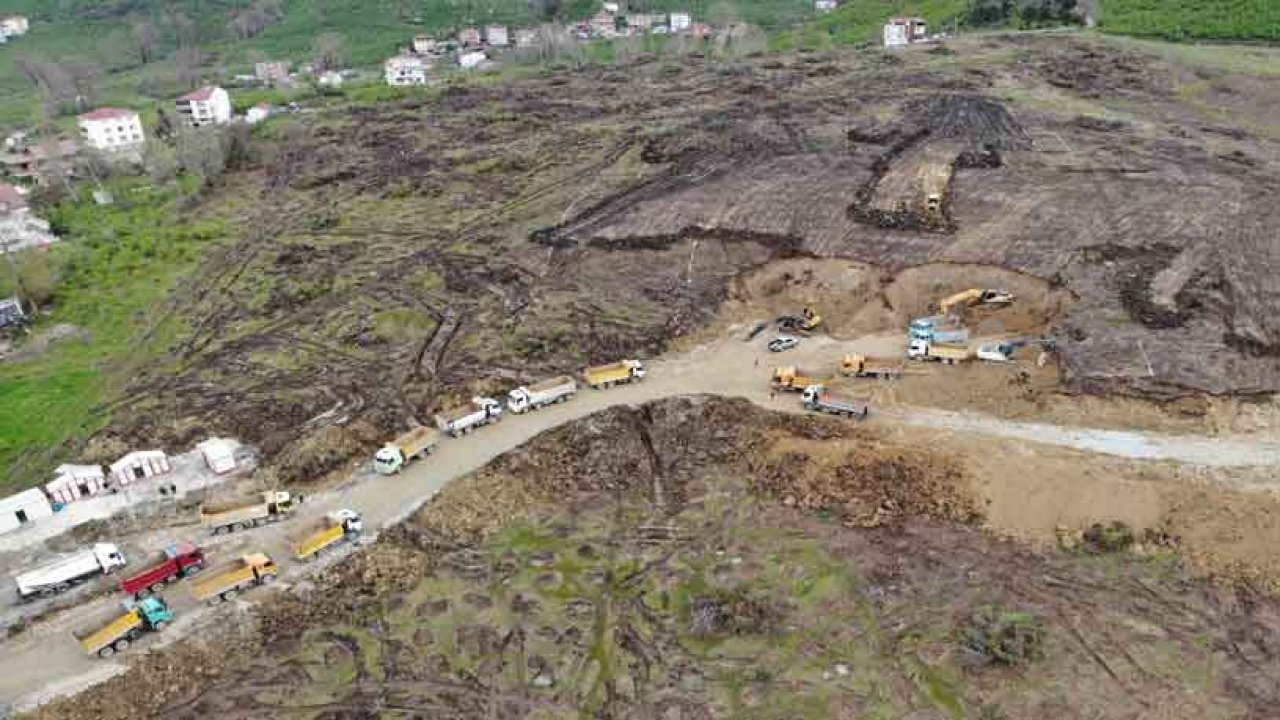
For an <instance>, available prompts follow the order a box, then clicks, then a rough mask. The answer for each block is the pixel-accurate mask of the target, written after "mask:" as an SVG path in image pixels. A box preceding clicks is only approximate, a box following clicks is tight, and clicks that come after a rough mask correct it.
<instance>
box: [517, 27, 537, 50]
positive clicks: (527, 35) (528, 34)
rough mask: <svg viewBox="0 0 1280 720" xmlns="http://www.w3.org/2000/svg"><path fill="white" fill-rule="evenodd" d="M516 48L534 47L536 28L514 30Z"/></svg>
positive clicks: (535, 43)
mask: <svg viewBox="0 0 1280 720" xmlns="http://www.w3.org/2000/svg"><path fill="white" fill-rule="evenodd" d="M515 36H516V47H522V48H525V47H534V46H536V45H537V44H538V29H537V28H516V32H515Z"/></svg>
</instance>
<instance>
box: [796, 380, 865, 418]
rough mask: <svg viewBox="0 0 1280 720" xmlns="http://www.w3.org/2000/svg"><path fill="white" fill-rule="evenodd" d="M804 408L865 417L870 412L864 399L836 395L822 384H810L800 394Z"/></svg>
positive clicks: (832, 413)
mask: <svg viewBox="0 0 1280 720" xmlns="http://www.w3.org/2000/svg"><path fill="white" fill-rule="evenodd" d="M801 398H802V399H803V401H804V408H805V409H806V410H811V411H813V412H824V413H829V414H831V415H844V416H846V417H856V418H865V417H866V416H867V415H868V414H870V412H871V408H870V406H868V405H867V403H866V402H865V401H862V400H855V399H854V398H849V397H844V396H842V395H836V394H835V393H831V392H828V391H827V389H826V388H825V387H823V386H822V385H810V386H809V387H807V388H805V389H804V394H803V395H802V396H801Z"/></svg>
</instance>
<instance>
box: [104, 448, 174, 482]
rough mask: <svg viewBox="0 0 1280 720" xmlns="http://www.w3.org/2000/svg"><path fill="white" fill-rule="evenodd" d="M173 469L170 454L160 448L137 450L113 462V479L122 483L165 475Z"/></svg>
mask: <svg viewBox="0 0 1280 720" xmlns="http://www.w3.org/2000/svg"><path fill="white" fill-rule="evenodd" d="M172 469H173V466H171V465H170V464H169V456H168V455H165V454H164V452H163V451H160V450H135V451H134V452H131V453H129V454H128V455H125V456H124V457H122V458H120V459H119V460H117V461H115V462H113V463H111V479H112V481H114V482H117V483H120V484H121V485H128V484H129V483H131V482H133V481H134V480H142V479H144V478H149V477H154V476H156V475H163V474H165V473H167V472H169V471H170V470H172Z"/></svg>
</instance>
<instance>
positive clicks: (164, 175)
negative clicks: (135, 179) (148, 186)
mask: <svg viewBox="0 0 1280 720" xmlns="http://www.w3.org/2000/svg"><path fill="white" fill-rule="evenodd" d="M142 166H143V167H144V168H146V170H147V177H149V178H151V182H153V183H155V184H156V185H164V184H166V183H168V182H169V181H170V180H172V179H174V178H175V177H177V176H178V155H177V153H176V152H175V151H174V149H173V148H172V147H170V146H169V144H168V143H164V142H161V141H159V140H157V139H154V138H151V139H148V140H147V145H146V148H145V149H144V150H143V153H142Z"/></svg>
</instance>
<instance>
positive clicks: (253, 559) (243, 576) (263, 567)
mask: <svg viewBox="0 0 1280 720" xmlns="http://www.w3.org/2000/svg"><path fill="white" fill-rule="evenodd" d="M279 572H280V570H279V568H277V567H276V564H275V561H273V560H272V559H271V558H270V557H268V556H267V554H266V553H251V554H249V555H245V556H244V557H242V558H240V559H239V560H236V561H234V562H230V563H227V564H225V565H223V566H221V567H218V568H216V569H214V570H208V571H206V572H205V578H204V579H203V580H201V581H200V582H197V583H195V584H193V585H192V586H191V596H192V597H194V598H195V599H196V600H198V601H199V602H209V603H211V604H212V603H216V602H219V601H222V602H227V601H230V600H232V599H234V598H235V597H236V596H237V595H239V594H240V592H241V591H243V590H248V589H249V588H252V587H254V586H255V585H265V584H267V583H270V582H274V581H275V579H276V575H278V574H279Z"/></svg>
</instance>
